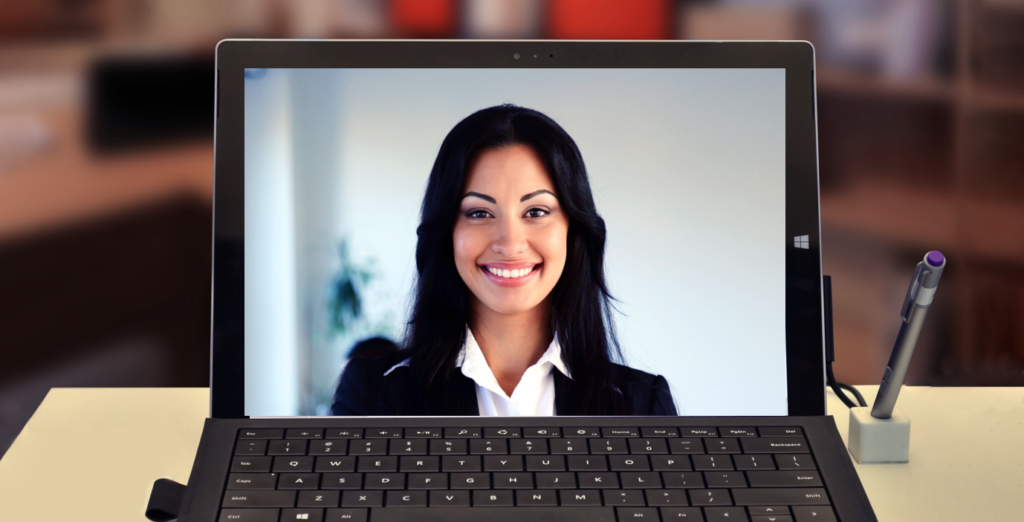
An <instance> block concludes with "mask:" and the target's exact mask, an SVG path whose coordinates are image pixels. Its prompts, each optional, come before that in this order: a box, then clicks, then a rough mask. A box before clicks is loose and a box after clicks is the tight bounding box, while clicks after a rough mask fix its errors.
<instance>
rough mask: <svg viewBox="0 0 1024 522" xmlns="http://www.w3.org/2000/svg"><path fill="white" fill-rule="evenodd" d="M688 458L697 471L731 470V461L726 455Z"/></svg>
mask: <svg viewBox="0 0 1024 522" xmlns="http://www.w3.org/2000/svg"><path fill="white" fill-rule="evenodd" d="M690 458H691V459H693V469H695V470H697V471H718V470H725V471H729V470H732V459H730V458H729V456H728V455H691V456H690Z"/></svg>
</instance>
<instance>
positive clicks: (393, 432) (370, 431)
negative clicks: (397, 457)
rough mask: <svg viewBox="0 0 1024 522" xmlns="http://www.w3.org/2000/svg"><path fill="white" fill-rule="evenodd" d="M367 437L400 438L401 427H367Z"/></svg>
mask: <svg viewBox="0 0 1024 522" xmlns="http://www.w3.org/2000/svg"><path fill="white" fill-rule="evenodd" d="M366 438H368V439H400V438H402V429H401V428H367V430H366Z"/></svg>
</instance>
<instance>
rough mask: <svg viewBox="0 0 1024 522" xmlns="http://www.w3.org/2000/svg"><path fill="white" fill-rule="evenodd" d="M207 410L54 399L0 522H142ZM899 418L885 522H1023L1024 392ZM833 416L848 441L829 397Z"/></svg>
mask: <svg viewBox="0 0 1024 522" xmlns="http://www.w3.org/2000/svg"><path fill="white" fill-rule="evenodd" d="M861 389H862V391H863V392H864V395H865V396H866V397H867V398H868V399H869V400H871V399H873V398H874V394H875V387H873V386H864V387H861ZM208 404H209V395H208V392H207V390H206V389H205V388H197V389H173V388H170V389H53V390H51V391H50V394H49V395H47V396H46V400H44V401H43V403H42V405H41V406H40V407H39V409H38V410H37V411H36V413H35V415H34V416H33V417H32V420H30V421H29V423H28V424H27V425H26V426H25V429H24V430H23V431H22V433H21V435H20V436H19V437H18V439H17V440H16V441H15V442H14V445H13V446H12V447H11V449H10V450H9V451H8V452H7V454H6V455H5V456H4V458H3V460H0V521H22V520H24V521H29V520H31V521H35V520H54V521H75V522H86V521H103V522H117V521H131V522H143V521H145V517H144V515H143V513H144V511H145V507H146V502H147V501H148V498H149V490H150V488H151V486H152V483H153V481H154V480H156V479H158V478H170V479H173V480H176V481H178V482H182V483H184V482H186V481H187V480H188V475H189V473H190V471H191V468H192V460H193V459H194V457H195V452H196V448H197V447H198V445H199V437H200V435H201V433H202V425H203V418H204V417H205V416H206V414H207V411H208ZM900 407H901V408H902V409H903V411H904V412H905V413H906V414H907V415H908V416H909V417H910V419H911V422H912V428H911V443H910V463H909V464H870V465H863V466H862V465H857V466H856V467H857V472H858V473H859V474H860V478H861V481H862V482H863V483H864V489H865V490H866V491H867V494H868V497H869V498H870V499H871V503H872V505H873V506H874V508H875V512H876V513H877V515H878V518H879V520H881V521H882V522H890V521H891V522H895V521H916V520H920V521H942V520H948V521H957V522H959V521H964V520H970V521H974V520H977V521H1012V520H1022V519H1024V507H1022V506H1024V500H1022V499H1024V388H905V389H904V390H903V391H902V393H901V394H900ZM829 411H830V412H834V413H835V415H836V424H837V425H838V426H839V431H840V432H841V433H842V434H843V436H844V438H845V436H846V427H847V415H848V414H847V410H846V408H845V407H844V406H843V405H842V403H840V402H839V400H838V399H837V398H836V397H834V396H833V395H831V392H830V393H829Z"/></svg>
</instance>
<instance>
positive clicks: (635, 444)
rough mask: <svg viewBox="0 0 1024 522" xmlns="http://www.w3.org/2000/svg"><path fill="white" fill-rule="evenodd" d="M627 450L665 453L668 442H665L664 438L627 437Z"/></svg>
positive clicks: (631, 451)
mask: <svg viewBox="0 0 1024 522" xmlns="http://www.w3.org/2000/svg"><path fill="white" fill-rule="evenodd" d="M629 452H630V453H644V454H665V453H668V444H666V443H665V439H653V438H643V439H629Z"/></svg>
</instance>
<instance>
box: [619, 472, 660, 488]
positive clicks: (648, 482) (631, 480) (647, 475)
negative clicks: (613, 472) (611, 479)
mask: <svg viewBox="0 0 1024 522" xmlns="http://www.w3.org/2000/svg"><path fill="white" fill-rule="evenodd" d="M619 480H620V481H621V482H622V489H651V488H660V487H661V475H660V474H659V473H658V472H657V471H641V472H629V471H627V472H623V473H619Z"/></svg>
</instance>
